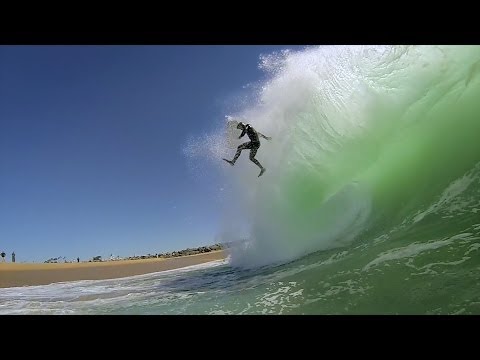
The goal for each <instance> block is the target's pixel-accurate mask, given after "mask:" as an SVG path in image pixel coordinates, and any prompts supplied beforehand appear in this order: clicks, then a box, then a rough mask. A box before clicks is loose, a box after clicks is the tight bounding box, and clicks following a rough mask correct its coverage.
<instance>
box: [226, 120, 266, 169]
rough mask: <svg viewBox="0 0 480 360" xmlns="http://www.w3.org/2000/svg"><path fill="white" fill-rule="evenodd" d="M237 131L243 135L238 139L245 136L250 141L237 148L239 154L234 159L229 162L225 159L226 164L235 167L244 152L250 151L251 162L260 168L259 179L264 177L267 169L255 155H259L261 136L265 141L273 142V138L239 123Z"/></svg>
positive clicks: (248, 125)
mask: <svg viewBox="0 0 480 360" xmlns="http://www.w3.org/2000/svg"><path fill="white" fill-rule="evenodd" d="M237 129H241V130H242V134H241V135H240V136H239V137H238V138H239V139H241V138H242V137H243V136H244V135H245V134H247V136H248V137H249V139H250V141H249V142H246V143H243V144H241V145H240V146H238V148H237V152H236V154H235V156H234V157H233V159H232V160H227V159H223V160H225V161H226V162H228V163H229V164H230V165H232V166H233V165H235V162H236V161H237V159H238V157H239V156H240V153H241V152H242V150H246V149H250V157H249V158H250V161H252V162H253V163H254V164H255V165H257V166H258V167H259V168H260V174H259V175H258V176H259V177H260V176H262V174H263V173H264V172H265V170H266V169H265V168H264V167H263V166H262V164H260V162H259V161H258V160H257V159H255V154H256V153H257V150H258V148H259V147H260V138H259V136H261V137H263V138H264V139H267V140H271V139H272V138H271V137H268V136H265V135H263V134H262V133H260V132H258V131H256V130H255V129H254V128H253V127H252V126H250V124H244V123H242V122H239V123H238V125H237Z"/></svg>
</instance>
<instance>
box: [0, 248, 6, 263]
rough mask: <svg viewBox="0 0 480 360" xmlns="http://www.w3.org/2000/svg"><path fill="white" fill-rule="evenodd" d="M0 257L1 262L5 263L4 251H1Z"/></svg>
mask: <svg viewBox="0 0 480 360" xmlns="http://www.w3.org/2000/svg"><path fill="white" fill-rule="evenodd" d="M0 255H2V261H3V262H5V255H6V254H5V251H2V253H1V254H0Z"/></svg>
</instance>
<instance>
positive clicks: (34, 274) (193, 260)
mask: <svg viewBox="0 0 480 360" xmlns="http://www.w3.org/2000/svg"><path fill="white" fill-rule="evenodd" d="M226 257H227V253H226V251H225V250H216V251H211V252H208V253H201V254H194V255H184V256H179V257H172V258H153V259H152V258H150V259H137V260H116V261H104V262H81V263H58V264H55V263H52V264H48V263H0V288H9V287H22V286H36V285H48V284H53V283H58V282H65V281H78V280H107V279H118V278H123V277H129V276H135V275H144V274H150V273H155V272H159V271H165V270H173V269H179V268H183V267H186V266H191V265H198V264H203V263H206V262H210V261H215V260H223V259H225V258H226Z"/></svg>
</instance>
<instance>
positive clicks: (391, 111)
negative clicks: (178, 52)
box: [0, 46, 480, 314]
mask: <svg viewBox="0 0 480 360" xmlns="http://www.w3.org/2000/svg"><path fill="white" fill-rule="evenodd" d="M262 66H263V67H264V68H265V69H266V70H267V71H270V72H271V73H270V77H269V79H268V80H267V81H266V82H265V83H263V84H262V86H261V87H260V90H259V91H258V96H257V97H256V99H257V100H256V102H255V103H252V104H248V105H247V106H246V108H245V109H244V111H243V112H242V113H241V114H234V115H239V116H243V117H245V118H247V119H248V122H250V123H251V124H253V126H254V127H256V128H257V129H258V130H259V131H261V132H262V133H264V134H266V135H268V136H272V141H271V142H267V141H263V142H262V146H261V148H260V150H259V151H258V153H257V158H258V159H259V160H260V162H261V163H262V164H265V166H266V167H267V172H266V173H265V175H263V176H262V177H261V178H258V177H257V174H258V169H257V168H256V167H255V166H254V165H253V164H252V163H251V162H249V161H248V156H247V155H242V157H241V158H240V159H239V161H238V163H237V164H236V166H235V167H234V168H231V167H228V169H226V170H225V171H224V176H225V178H224V179H223V181H224V183H225V186H224V189H222V193H221V194H222V195H221V196H223V197H225V201H224V214H225V218H224V221H223V225H222V229H221V230H222V231H223V233H224V234H225V235H224V236H223V238H222V240H224V241H226V242H231V241H234V240H238V239H244V238H247V239H248V241H247V242H246V243H239V244H240V245H238V246H235V247H233V248H231V249H230V255H231V257H230V259H229V262H228V263H226V264H220V265H216V266H212V267H208V266H207V267H206V268H202V269H196V270H192V271H186V272H169V273H163V274H162V273H160V274H153V275H148V276H144V277H140V278H130V279H124V280H114V281H113V280H112V281H103V282H80V283H72V284H67V285H54V286H50V287H38V288H31V289H27V290H25V289H24V290H22V291H21V292H19V291H18V290H15V289H6V290H5V291H3V292H2V294H0V313H15V312H19V313H32V312H33V313H113V314H480V271H479V270H480V252H479V249H480V76H479V73H480V46H378V47H373V46H368V47H361V46H355V47H349V46H344V47H335V46H333V47H320V48H311V49H307V50H305V51H301V52H297V53H289V54H283V55H277V56H270V57H265V58H264V60H263V63H262ZM206 150H209V149H206ZM214 150H215V151H214ZM214 150H212V152H213V153H214V155H215V156H214V158H215V161H216V163H221V162H222V161H221V160H218V159H219V158H221V157H228V156H229V155H231V153H232V149H231V147H226V149H225V151H224V152H223V153H220V154H219V153H218V148H215V149H214ZM202 152H204V151H203V150H202ZM218 166H222V169H225V167H224V164H220V165H218ZM245 224H246V226H245ZM245 227H246V228H247V229H246V230H242V231H239V230H238V229H240V228H243V229H245ZM219 231H220V229H219ZM66 288H68V291H67V290H65V289H66ZM85 292H87V293H88V294H89V300H82V297H81V295H82V294H84V293H85Z"/></svg>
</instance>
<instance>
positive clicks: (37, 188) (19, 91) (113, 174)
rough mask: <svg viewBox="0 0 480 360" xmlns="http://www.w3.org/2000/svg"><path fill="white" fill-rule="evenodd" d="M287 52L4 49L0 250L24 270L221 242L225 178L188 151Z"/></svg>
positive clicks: (0, 67) (0, 63) (0, 52)
mask: <svg viewBox="0 0 480 360" xmlns="http://www.w3.org/2000/svg"><path fill="white" fill-rule="evenodd" d="M284 48H291V47H289V46H283V47H282V46H238V45H237V46H0V250H3V251H5V252H7V254H8V258H10V254H11V252H12V251H15V253H16V255H17V261H19V262H21V261H44V260H46V259H48V258H50V257H56V256H65V257H67V259H72V258H76V257H77V256H79V257H80V258H81V259H88V258H91V257H92V256H95V255H103V256H107V255H109V254H111V253H113V254H115V255H119V256H130V255H134V254H136V255H141V254H147V253H156V252H165V251H172V250H180V249H184V248H187V247H196V246H202V245H207V244H212V243H214V242H215V234H216V232H217V229H218V221H219V209H218V208H217V206H216V204H215V202H214V201H211V200H212V198H213V197H214V195H215V194H214V193H215V191H216V189H217V188H218V184H215V181H218V180H216V179H217V178H216V177H213V176H212V177H211V178H209V176H201V177H196V176H195V174H194V173H192V171H191V169H189V166H188V164H187V159H186V158H185V156H184V154H183V152H182V149H183V147H184V146H185V143H186V141H187V139H188V138H190V137H192V136H194V137H195V136H200V135H201V134H204V133H207V132H209V131H211V130H213V129H214V128H215V127H217V126H218V124H219V121H221V120H222V119H223V116H224V115H226V112H227V113H228V110H229V106H232V104H229V101H231V99H232V97H233V96H234V94H236V93H238V92H239V91H241V89H242V87H243V86H244V85H247V84H249V83H252V82H255V81H258V80H259V79H261V78H263V77H264V73H263V72H262V71H260V70H259V69H258V62H259V56H260V54H265V53H270V52H272V51H275V50H280V49H284ZM229 99H230V100H229Z"/></svg>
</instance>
